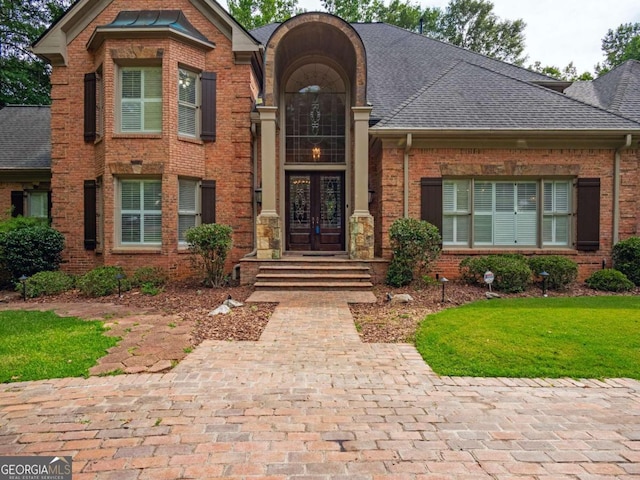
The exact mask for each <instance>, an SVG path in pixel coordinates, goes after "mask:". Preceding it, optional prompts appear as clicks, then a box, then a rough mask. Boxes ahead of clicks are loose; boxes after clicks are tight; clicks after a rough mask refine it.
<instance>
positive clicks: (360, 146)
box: [349, 107, 374, 260]
mask: <svg viewBox="0 0 640 480" xmlns="http://www.w3.org/2000/svg"><path fill="white" fill-rule="evenodd" d="M351 110H352V111H353V123H354V128H353V131H354V137H355V138H354V151H353V161H354V167H355V168H354V177H355V179H354V182H353V183H354V187H355V189H354V209H353V214H352V215H351V218H350V219H349V235H350V238H349V257H351V258H353V259H358V260H370V259H372V258H373V252H374V248H373V247H374V232H373V217H372V216H371V213H369V116H370V114H371V107H352V108H351Z"/></svg>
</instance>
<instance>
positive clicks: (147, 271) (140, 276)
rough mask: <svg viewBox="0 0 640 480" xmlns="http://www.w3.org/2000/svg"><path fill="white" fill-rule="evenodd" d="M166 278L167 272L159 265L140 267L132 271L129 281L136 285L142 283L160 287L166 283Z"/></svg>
mask: <svg viewBox="0 0 640 480" xmlns="http://www.w3.org/2000/svg"><path fill="white" fill-rule="evenodd" d="M167 280H168V275H167V272H166V271H165V270H163V269H162V268H160V267H140V268H137V269H136V271H135V272H133V278H132V282H131V283H132V284H133V285H135V286H138V287H140V286H142V285H148V286H150V287H161V286H162V285H164V284H166V283H167Z"/></svg>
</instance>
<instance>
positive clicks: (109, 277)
mask: <svg viewBox="0 0 640 480" xmlns="http://www.w3.org/2000/svg"><path fill="white" fill-rule="evenodd" d="M118 275H122V278H121V279H120V290H121V291H122V292H126V291H127V290H131V281H129V279H128V278H127V277H126V275H125V274H124V271H123V270H122V267H106V266H102V267H96V268H94V269H93V270H91V271H89V272H87V273H85V274H84V275H82V276H81V277H80V278H79V279H78V281H77V286H78V289H79V290H80V291H81V292H82V293H83V294H84V295H86V296H88V297H104V296H107V295H112V294H114V293H117V292H118V278H117V276H118Z"/></svg>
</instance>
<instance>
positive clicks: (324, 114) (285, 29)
mask: <svg viewBox="0 0 640 480" xmlns="http://www.w3.org/2000/svg"><path fill="white" fill-rule="evenodd" d="M264 73H265V75H264V79H265V80H264V89H263V102H262V105H260V106H258V112H259V114H260V126H261V160H262V162H261V165H262V169H261V174H262V175H261V176H262V198H263V203H262V211H261V213H260V215H259V216H258V258H280V255H281V254H282V253H284V252H287V251H292V252H295V251H311V252H313V251H318V252H348V253H349V256H351V257H352V258H362V259H367V258H373V234H372V231H373V218H372V217H371V215H370V213H369V209H368V202H367V197H368V121H369V113H370V111H371V107H370V106H368V105H367V104H366V57H365V52H364V46H363V44H362V41H361V39H360V37H359V36H358V34H357V33H356V32H355V30H353V28H352V27H351V26H350V25H349V24H348V23H346V22H344V21H343V20H341V19H340V18H338V17H334V16H332V15H328V14H324V13H311V14H303V15H299V16H296V17H294V18H292V19H291V20H288V21H287V22H285V23H283V24H282V25H281V26H280V27H278V29H276V31H275V32H274V33H273V35H272V36H271V38H270V39H269V42H268V43H267V49H266V52H265V72H264Z"/></svg>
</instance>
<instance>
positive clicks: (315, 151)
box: [311, 147, 321, 162]
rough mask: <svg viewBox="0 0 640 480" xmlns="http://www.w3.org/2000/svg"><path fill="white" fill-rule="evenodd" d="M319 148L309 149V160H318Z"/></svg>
mask: <svg viewBox="0 0 640 480" xmlns="http://www.w3.org/2000/svg"><path fill="white" fill-rule="evenodd" d="M320 153H321V152H320V147H313V148H312V149H311V158H313V161H314V162H317V161H318V160H320Z"/></svg>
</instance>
